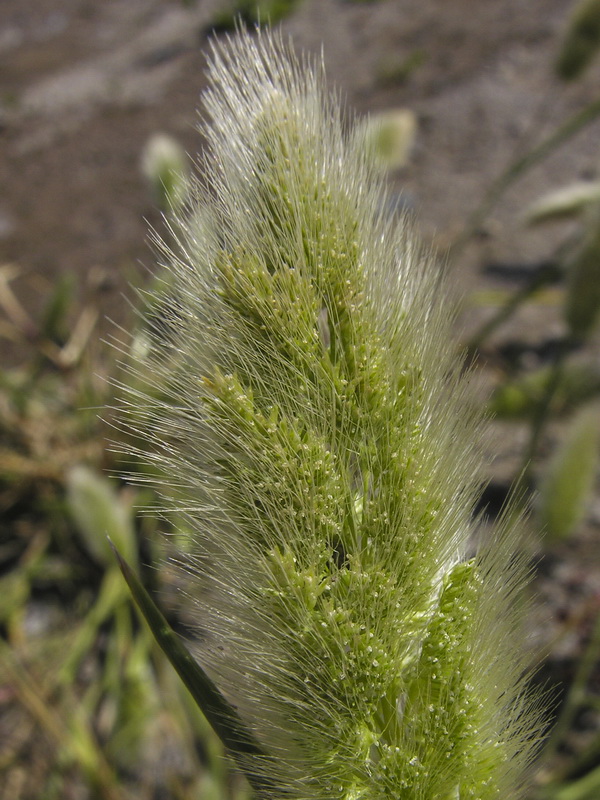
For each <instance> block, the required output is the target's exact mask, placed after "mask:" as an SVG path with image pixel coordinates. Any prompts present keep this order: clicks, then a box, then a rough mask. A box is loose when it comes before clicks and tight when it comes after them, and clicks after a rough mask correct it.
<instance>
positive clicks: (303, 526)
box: [123, 32, 538, 800]
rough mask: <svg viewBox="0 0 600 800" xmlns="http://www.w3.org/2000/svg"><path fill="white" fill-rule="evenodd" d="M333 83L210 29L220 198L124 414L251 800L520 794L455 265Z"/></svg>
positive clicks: (513, 652) (506, 573)
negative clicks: (176, 531)
mask: <svg viewBox="0 0 600 800" xmlns="http://www.w3.org/2000/svg"><path fill="white" fill-rule="evenodd" d="M324 85H325V82H324V76H323V72H322V68H321V67H320V66H319V65H318V64H315V63H313V62H312V61H310V60H309V59H304V60H302V59H298V58H297V57H296V56H294V54H293V53H292V51H291V49H290V48H288V47H287V46H286V45H285V44H283V43H282V41H281V40H280V39H279V38H278V37H277V36H275V35H271V34H267V33H265V32H259V33H258V34H257V35H256V36H255V37H253V36H251V35H249V34H241V35H239V36H237V37H235V38H234V39H232V40H227V42H226V43H224V44H215V45H214V47H213V55H212V61H211V64H210V68H209V88H208V90H207V91H206V93H205V95H204V108H205V115H206V118H207V122H206V123H205V125H204V128H203V131H204V133H205V135H206V137H207V140H208V150H207V154H206V157H205V163H204V165H203V169H204V173H205V180H206V185H207V187H208V188H206V189H203V190H200V189H198V192H197V194H198V198H199V199H198V200H197V203H196V208H195V211H194V213H193V214H192V215H191V216H190V219H188V220H187V221H185V220H183V221H182V222H181V230H183V231H184V233H183V234H182V238H181V240H180V241H179V242H178V245H177V256H174V255H170V256H169V257H168V270H169V273H170V277H169V279H168V285H169V287H170V291H171V292H172V294H171V303H170V313H169V315H168V319H165V318H164V315H163V318H162V319H161V320H158V321H157V320H156V318H154V321H153V322H152V321H150V322H149V323H148V324H149V328H150V337H151V346H150V355H149V356H148V361H147V363H146V364H143V365H141V366H140V368H139V370H138V371H139V373H140V374H138V375H137V376H136V380H135V387H136V388H135V389H133V390H132V393H131V397H130V398H129V400H128V401H126V402H125V403H124V408H123V414H124V416H127V415H128V416H129V423H128V424H129V425H130V427H131V428H133V429H135V430H136V431H137V433H138V435H139V437H140V440H144V439H145V440H146V441H147V444H142V445H141V446H140V451H141V453H142V454H143V456H144V458H145V460H146V461H147V462H149V461H153V463H154V464H155V466H156V469H157V474H158V476H159V478H158V479H159V481H162V482H164V485H163V486H162V487H161V489H162V492H163V494H164V496H165V498H166V499H167V501H168V502H169V503H170V505H171V506H172V507H174V508H176V509H177V510H178V515H179V518H180V519H183V518H185V520H186V525H187V527H188V528H189V530H190V531H192V535H191V537H190V538H189V546H188V547H186V549H185V552H183V553H182V554H181V558H180V560H181V565H182V568H183V570H184V571H185V574H186V575H187V578H186V581H187V586H188V587H189V593H190V595H191V597H190V602H191V603H193V605H194V614H195V615H196V617H197V625H198V634H199V636H198V641H199V644H198V645H197V647H196V650H195V656H196V658H197V659H198V661H199V662H200V663H201V664H202V666H203V668H204V669H206V671H207V672H208V674H209V675H210V676H211V677H212V679H213V680H214V681H215V683H216V684H217V686H218V687H219V689H220V691H221V692H222V693H223V694H224V696H225V697H226V698H227V700H228V701H229V702H230V703H231V704H232V705H234V706H235V707H236V708H237V711H238V713H239V714H240V716H241V717H242V719H243V721H244V723H245V725H246V726H247V728H248V729H249V730H250V731H251V732H252V734H253V735H254V736H255V737H256V739H257V740H258V741H259V742H260V743H261V746H262V748H264V751H265V753H267V754H268V758H261V757H259V756H249V757H248V758H247V759H245V760H244V756H243V755H240V754H238V762H239V763H241V764H242V766H243V768H244V769H245V771H246V772H247V773H248V774H250V775H253V776H256V777H257V780H256V781H255V785H263V786H265V787H271V786H276V787H277V788H276V789H270V788H265V790H264V792H263V794H264V796H265V797H272V798H281V797H291V798H297V800H309V798H310V799H311V800H312V799H314V800H316V799H317V798H319V799H322V800H334V799H336V798H339V800H342V799H343V800H358V799H359V798H360V799H361V800H374V799H375V798H381V799H382V800H384V798H407V800H408V798H410V800H451V799H452V800H454V799H455V798H460V799H461V800H465V798H473V799H475V798H476V799H477V800H486V798H496V797H511V798H516V797H518V796H520V795H519V787H520V785H521V782H522V771H523V769H524V768H525V767H526V765H527V763H528V761H529V760H530V757H531V754H532V750H533V748H534V746H535V739H536V735H537V734H536V730H537V724H538V723H537V721H536V718H537V716H538V715H537V714H536V713H535V712H533V711H531V708H530V705H531V704H530V702H529V700H528V699H527V692H526V691H525V689H524V680H523V678H522V674H523V664H524V659H523V657H522V656H521V655H520V654H519V651H518V648H517V647H516V646H515V645H514V637H513V634H514V632H515V627H516V625H517V623H518V619H517V615H516V612H515V611H514V609H513V602H512V601H513V600H514V596H515V594H516V592H517V591H518V590H519V589H520V587H521V584H522V581H523V573H524V570H523V567H522V564H520V563H519V559H518V558H515V556H514V552H513V550H514V545H515V536H514V535H513V534H512V532H511V531H512V527H511V525H509V524H508V522H507V523H505V524H504V526H503V530H502V531H501V532H500V533H499V534H498V538H497V540H496V541H495V542H494V544H493V546H491V547H489V548H488V549H487V550H486V551H485V552H481V553H479V554H478V555H477V556H475V557H474V558H468V552H469V540H470V537H471V534H472V529H473V522H472V510H473V506H474V503H475V501H476V499H477V495H478V491H479V487H480V482H481V475H480V455H479V454H478V452H477V448H476V447H475V443H476V441H477V437H478V430H479V422H478V415H477V414H476V413H475V411H474V410H473V408H472V407H471V403H470V401H469V397H468V394H469V392H468V387H467V386H466V384H465V382H464V379H463V378H462V377H461V365H460V363H458V362H457V360H456V357H455V345H454V344H453V341H452V337H451V335H450V324H451V313H450V311H449V308H448V306H449V304H448V301H447V299H446V294H445V290H444V286H443V281H441V279H440V276H439V271H438V270H437V267H436V264H435V262H434V259H433V257H432V255H431V254H430V253H429V252H427V251H426V250H424V249H423V248H422V247H420V246H419V245H418V244H417V242H416V239H415V237H414V235H413V233H412V232H411V229H410V225H409V223H408V222H407V221H406V220H405V219H390V218H389V217H388V216H387V215H386V214H385V213H384V212H383V211H382V209H383V208H384V207H385V198H384V196H383V188H382V185H381V178H380V177H379V176H380V171H379V169H378V167H377V166H376V165H375V164H372V163H370V162H369V159H368V156H367V155H365V153H366V152H367V150H366V149H365V147H364V143H363V142H361V140H360V136H357V135H356V134H355V133H354V134H353V133H352V130H350V126H348V125H347V124H346V123H345V121H344V119H343V114H342V110H341V107H340V104H339V102H338V100H337V99H336V98H335V97H332V96H330V95H328V94H327V93H326V91H325V89H324ZM150 305H151V306H152V303H150ZM162 307H163V309H164V308H165V304H164V302H163V304H162ZM142 379H144V380H145V382H146V389H145V391H144V392H143V393H142V392H141V391H140V385H141V382H142Z"/></svg>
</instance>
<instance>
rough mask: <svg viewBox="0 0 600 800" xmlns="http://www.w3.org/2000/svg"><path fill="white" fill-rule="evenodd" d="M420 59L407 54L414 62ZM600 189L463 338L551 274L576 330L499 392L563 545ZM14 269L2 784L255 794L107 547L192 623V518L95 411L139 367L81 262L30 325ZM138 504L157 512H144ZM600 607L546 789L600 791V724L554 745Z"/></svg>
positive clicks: (6, 395) (165, 196) (587, 6)
mask: <svg viewBox="0 0 600 800" xmlns="http://www.w3.org/2000/svg"><path fill="white" fill-rule="evenodd" d="M355 1H358V0H355ZM298 2H300V0H288V2H283V0H281V1H280V2H268V3H266V2H265V3H261V4H258V5H257V4H256V3H252V4H250V3H245V2H242V0H237V2H236V3H235V4H232V8H231V10H230V11H228V12H227V13H228V16H227V18H225V17H224V18H223V20H221V21H215V27H220V26H222V27H227V26H228V25H229V24H230V22H231V20H232V19H233V18H234V17H235V15H236V14H238V15H241V16H242V17H243V18H245V19H246V20H247V21H255V19H256V17H255V14H256V9H257V8H258V11H259V13H260V16H261V19H266V18H268V19H270V20H271V21H272V22H274V21H276V20H277V19H280V18H281V17H283V16H285V15H286V14H288V13H290V12H291V11H292V10H293V8H294V6H295V5H297V3H298ZM599 20H600V4H599V3H598V2H597V0H584V2H580V3H577V4H576V7H575V9H574V11H573V13H572V17H571V19H570V22H569V23H568V25H567V32H566V34H565V38H564V46H563V49H562V51H561V53H560V55H559V58H558V60H557V64H556V71H557V74H558V75H559V76H560V77H561V78H563V79H564V80H565V81H573V80H576V79H577V78H578V77H579V76H580V75H581V74H582V73H583V72H584V70H585V69H586V67H587V66H588V64H589V63H590V62H591V61H592V59H593V57H594V55H595V54H596V52H597V50H598V48H599V46H600V21H599ZM422 57H424V56H423V55H422V54H420V53H419V55H418V59H416V58H415V62H414V63H413V62H412V61H411V62H410V64H407V65H402V69H403V70H404V69H405V70H407V71H408V70H409V69H413V68H418V63H420V60H421V58H422ZM598 116H600V97H599V98H596V99H594V100H593V101H592V102H591V103H590V104H589V105H588V106H587V107H585V108H582V109H580V110H579V111H578V112H576V114H575V115H574V116H573V117H572V118H570V119H568V120H565V121H562V122H561V123H560V124H559V126H558V127H557V129H556V131H555V132H554V134H551V135H550V136H549V137H547V138H546V139H544V140H542V141H541V142H540V143H539V144H538V145H535V146H534V147H533V148H532V149H531V150H530V151H529V152H528V153H527V154H525V155H524V156H521V157H520V158H519V159H518V160H517V161H515V162H514V163H513V164H511V165H509V167H508V168H507V170H506V172H505V173H504V174H503V175H501V176H500V177H499V178H498V181H497V182H496V183H495V184H494V185H493V186H492V187H490V191H489V193H488V195H487V197H486V198H484V200H483V202H482V203H481V205H480V206H479V207H478V209H477V211H476V212H475V213H474V215H473V217H472V218H471V219H470V220H468V221H467V222H466V225H465V231H464V234H463V235H462V236H461V237H460V239H459V240H458V241H457V242H456V246H455V248H454V251H453V257H454V258H455V259H459V258H460V253H461V250H462V247H463V246H464V244H465V243H466V241H468V239H469V238H470V236H472V235H473V234H474V233H475V232H476V231H477V229H478V227H479V226H480V225H481V223H482V221H483V219H484V218H485V216H486V214H487V213H489V211H490V210H491V209H492V208H493V206H494V204H495V203H496V202H497V201H498V199H499V198H500V196H501V194H502V193H503V192H504V191H505V190H506V189H507V188H508V187H509V186H510V185H512V183H513V182H514V181H516V180H518V178H520V177H521V176H522V175H523V174H524V173H525V172H526V171H527V170H528V169H529V168H531V167H532V166H534V165H535V164H537V163H539V162H540V160H542V159H543V158H544V157H546V156H547V155H548V154H549V153H550V152H552V151H553V150H554V149H555V148H556V147H558V146H559V145H566V146H568V143H569V141H570V138H571V137H572V136H573V135H574V133H576V132H577V131H578V130H580V129H581V128H582V127H583V126H584V125H586V124H588V123H589V122H591V121H592V120H594V119H596V118H597V117H598ZM411 124H412V123H411ZM171 144H172V143H165V141H164V140H155V141H154V147H155V150H154V153H152V152H151V150H150V149H149V150H148V152H147V153H146V156H145V165H146V171H147V172H148V173H149V174H150V176H151V178H152V181H153V186H154V191H155V197H156V199H157V202H160V203H161V204H162V206H163V209H164V210H165V212H166V214H167V216H168V215H169V214H170V213H171V211H172V210H173V209H179V208H181V205H182V203H183V202H184V201H185V191H186V189H185V186H186V183H185V170H184V166H183V161H182V160H181V154H180V153H179V152H178V151H177V149H176V148H171V150H169V147H171ZM386 144H387V145H388V146H389V140H386ZM158 145H160V146H158ZM161 148H162V149H161ZM392 150H393V148H392ZM153 157H154V158H155V161H154V163H152V158H153ZM161 159H162V160H161ZM169 159H170V160H169ZM599 159H600V152H599ZM157 163H159V166H157ZM599 198H600V191H599V188H598V185H597V183H596V182H589V184H587V185H584V186H582V185H580V184H574V185H573V186H571V187H567V189H566V190H560V193H558V192H557V193H554V194H553V195H552V196H549V197H546V198H544V199H542V200H541V201H540V203H539V204H536V206H535V207H534V208H532V209H523V213H524V216H526V217H527V218H528V220H529V221H530V223H531V224H545V225H550V224H553V220H554V219H555V218H556V217H557V216H559V215H560V216H565V215H570V216H572V217H573V218H574V219H578V220H579V226H580V227H579V231H578V233H577V235H574V236H573V235H571V237H570V238H569V240H568V241H566V242H565V243H564V246H563V247H561V248H560V250H559V251H558V252H557V253H556V256H555V259H554V260H553V262H552V263H551V264H547V265H543V266H542V267H540V268H539V269H538V270H534V271H532V272H531V273H530V274H528V275H527V276H525V279H524V281H523V282H522V286H521V288H520V289H519V290H517V291H515V292H511V293H507V294H506V296H504V297H503V299H502V302H501V303H500V304H499V306H498V309H497V312H496V313H495V314H494V315H493V316H492V317H491V318H490V319H489V320H488V321H487V322H486V324H485V326H483V327H482V328H481V329H480V330H479V331H477V332H476V333H475V334H474V335H473V336H472V338H471V340H470V341H469V342H468V343H467V344H468V348H469V352H470V354H471V355H472V356H473V358H477V356H478V355H479V354H481V353H489V348H490V347H491V345H490V341H491V337H492V335H493V334H494V333H495V332H496V331H497V330H498V329H499V328H500V327H501V326H502V325H504V324H506V323H507V322H508V321H510V320H511V319H512V317H513V315H514V314H515V313H516V312H517V310H519V309H520V308H521V307H522V306H523V305H524V304H526V303H536V302H542V301H543V300H544V299H545V298H547V293H548V291H549V287H550V288H551V291H552V292H553V295H552V296H553V298H554V302H558V303H560V305H561V307H562V309H563V317H564V323H565V325H564V335H563V336H562V337H561V338H560V339H558V340H556V341H554V342H553V343H552V346H551V347H550V348H549V356H548V358H547V359H546V363H545V364H543V365H542V366H540V367H537V368H536V369H535V370H534V371H532V370H531V369H528V368H527V367H526V366H524V364H525V363H526V360H518V359H516V360H515V359H514V358H507V359H504V360H502V361H501V367H500V369H499V375H500V377H499V379H498V381H497V386H496V389H495V392H494V394H493V396H491V397H490V399H489V406H490V409H491V410H492V411H493V412H494V413H495V415H496V416H497V417H499V418H501V419H504V420H505V421H506V424H507V425H508V424H513V423H516V424H520V425H523V424H525V425H526V428H527V431H528V433H527V441H526V444H525V447H524V451H523V453H522V460H521V463H520V464H519V465H518V467H517V468H516V469H515V479H517V480H518V481H519V483H520V486H521V489H522V491H523V492H524V496H526V497H527V496H529V497H533V498H536V499H534V501H533V507H534V513H533V515H532V527H533V528H534V530H536V531H538V532H541V530H542V529H543V528H545V530H546V531H547V532H548V534H549V539H553V540H554V541H563V542H564V541H565V540H568V538H569V537H570V536H572V535H573V533H574V531H575V530H576V526H577V524H579V523H580V521H581V520H582V518H584V516H585V514H586V510H587V507H588V506H587V502H588V500H589V497H590V494H591V492H592V486H593V483H594V480H595V478H596V477H597V472H598V418H599V415H600V411H599V410H598V409H599V408H600V406H598V402H599V397H600V372H599V370H598V364H597V357H596V358H594V356H593V355H592V351H591V345H592V342H593V341H594V340H595V339H594V337H597V328H598V318H599V315H600V288H599V287H600V199H599ZM165 235H167V236H168V233H166V234H165ZM18 274H19V269H18V267H17V266H14V265H2V266H0V310H1V313H0V337H2V338H3V339H4V340H9V341H11V342H12V343H13V344H14V345H15V346H17V347H18V350H19V352H20V353H21V361H20V364H19V365H18V366H16V367H14V368H12V369H10V370H3V371H2V373H0V514H1V515H2V522H1V525H2V536H1V537H0V634H1V635H0V795H1V796H2V797H6V798H7V800H13V798H14V799H15V800H21V799H22V800H34V798H36V799H37V798H44V800H54V799H55V798H56V800H58V799H59V798H61V800H62V798H79V797H81V798H88V797H89V798H106V799H107V800H126V799H127V798H132V800H133V799H134V798H135V800H150V798H153V799H154V798H175V800H191V798H206V799H207V800H212V799H213V798H214V800H219V799H220V798H240V800H241V798H245V797H249V795H250V790H249V788H248V786H247V784H246V783H245V781H244V780H243V779H242V778H240V777H239V776H238V775H236V774H235V773H234V772H232V771H231V770H230V767H229V765H228V761H227V760H226V758H225V757H224V754H223V748H222V745H221V743H220V742H219V740H218V738H217V737H216V735H215V734H214V733H213V732H212V730H211V728H210V726H209V725H208V723H207V722H206V720H205V719H204V717H203V716H202V715H201V714H200V712H199V711H198V710H197V708H196V706H195V704H194V703H193V702H191V701H190V699H189V696H188V695H187V692H186V690H185V689H184V688H182V686H181V685H180V682H179V680H178V678H177V677H176V676H175V674H174V672H173V671H172V668H171V667H170V665H169V664H168V663H167V662H166V659H165V658H164V656H163V655H162V653H161V652H160V650H159V649H158V647H157V645H156V644H155V643H154V640H153V638H152V637H151V636H150V634H149V632H148V630H147V628H146V626H145V623H143V622H142V621H141V619H140V617H139V615H138V613H137V611H136V610H135V608H134V605H133V602H132V600H131V597H130V594H129V591H128V589H127V586H126V584H125V583H124V581H123V579H122V576H121V574H120V571H119V568H118V565H117V562H116V561H115V559H114V557H113V554H112V551H111V550H110V547H109V546H108V542H107V536H110V538H111V539H112V541H113V542H114V543H115V544H116V545H117V546H118V548H119V549H120V551H121V552H122V553H123V554H124V555H126V556H127V560H128V561H129V563H130V564H131V565H132V566H133V567H134V568H135V569H136V570H137V571H138V573H139V574H140V575H141V576H142V578H143V583H144V585H145V586H146V587H149V588H150V589H151V590H152V592H153V593H156V594H157V595H158V597H159V598H160V602H161V607H162V608H163V611H164V612H165V613H166V615H167V617H168V619H169V621H170V622H171V624H172V625H173V626H174V627H175V629H176V630H178V631H179V632H181V633H182V634H183V635H185V631H186V620H185V609H184V607H183V604H182V603H181V601H180V596H179V592H180V591H181V590H182V589H183V588H184V587H176V586H174V585H173V580H172V575H171V573H170V570H169V567H168V548H169V544H168V541H169V539H168V536H167V537H165V534H168V533H173V534H174V535H178V536H180V537H181V536H185V530H182V529H181V528H180V526H178V525H177V521H174V520H172V519H168V518H165V517H164V516H163V515H162V514H161V513H160V510H159V508H158V505H159V504H158V501H157V499H156V498H155V497H154V496H153V495H152V494H151V493H150V492H149V491H146V492H144V491H141V490H139V489H136V490H133V489H131V488H130V487H129V486H128V485H127V484H126V482H125V481H124V480H122V479H121V478H119V477H115V476H120V475H123V474H126V473H127V472H129V471H131V470H134V471H135V470H137V469H140V467H139V466H138V465H137V464H136V463H135V460H132V459H129V460H127V462H125V461H124V460H123V459H122V458H121V457H120V456H117V455H115V454H114V452H113V450H112V448H111V447H110V446H109V445H107V440H109V439H110V438H118V437H119V436H120V434H119V433H118V432H117V431H112V430H111V428H110V427H109V425H108V424H107V422H106V421H105V422H101V421H100V420H99V415H100V414H102V415H103V416H104V417H107V416H108V417H110V413H109V412H108V413H107V412H104V411H102V412H100V411H99V409H105V408H109V407H110V406H111V404H112V398H113V393H114V392H116V391H118V389H116V388H114V387H115V386H118V382H119V380H122V379H123V376H122V374H121V371H120V367H119V366H118V364H117V361H118V359H117V356H116V354H115V351H114V350H113V349H111V348H110V347H109V346H105V345H101V344H99V343H98V341H97V333H96V324H97V320H98V312H97V309H96V306H95V304H94V302H93V300H92V301H90V302H89V303H88V304H87V305H85V306H84V307H83V308H80V307H79V306H78V303H77V301H76V299H75V293H74V286H73V281H71V280H69V279H66V278H65V279H64V280H63V281H61V282H60V283H59V284H58V285H57V287H56V288H55V290H54V292H53V294H52V295H51V297H50V298H49V300H48V301H47V304H46V309H45V312H44V314H43V315H42V316H41V318H40V321H39V322H37V321H35V322H34V320H32V319H31V317H30V315H29V313H28V311H27V309H25V308H24V307H23V306H22V304H21V302H20V300H19V297H18V292H17V291H15V290H14V288H13V287H14V284H15V279H16V278H17V277H18ZM165 303H168V295H167V296H166V297H165ZM156 313H157V315H158V316H160V313H161V309H160V308H157V309H156ZM132 327H135V326H134V323H133V322H132ZM127 346H128V348H130V350H129V351H128V352H126V353H125V354H122V356H121V357H122V358H125V359H127V358H130V357H132V355H131V354H132V353H133V357H135V358H138V357H140V353H142V354H143V347H144V335H143V331H139V332H138V333H137V334H136V335H134V336H133V337H132V339H131V341H130V342H129V343H128V344H127ZM109 421H110V420H109ZM556 421H559V422H560V423H562V424H561V426H560V428H561V434H560V436H559V438H560V441H559V445H558V447H557V448H556V450H555V453H554V456H553V458H552V459H551V460H550V463H549V464H548V465H546V464H545V463H544V461H545V459H540V445H541V443H542V441H543V439H544V436H545V434H546V432H547V430H548V427H549V425H552V424H554V423H555V422H556ZM117 449H118V448H117ZM109 475H110V476H112V477H108V476H109ZM538 490H539V491H538ZM140 508H145V509H153V508H154V509H155V510H156V513H149V514H140V513H138V509H140ZM541 541H542V545H541V546H542V547H544V546H548V545H544V540H541ZM547 541H548V540H547ZM165 542H166V544H165ZM147 564H162V565H163V566H162V567H161V568H160V569H158V570H157V569H150V568H148V567H146V566H145V565H147ZM596 616H597V618H598V619H597V621H596V622H594V623H593V624H592V625H591V628H590V630H589V631H588V634H587V636H586V639H585V641H586V646H585V649H584V651H583V653H582V656H581V659H580V663H579V666H578V669H577V670H576V674H575V677H574V681H573V683H572V685H571V687H570V688H568V690H567V692H566V694H565V698H564V699H563V702H562V704H561V705H560V708H559V709H558V712H557V717H558V723H557V725H556V727H555V729H554V731H553V732H552V734H551V736H550V738H549V740H548V742H547V744H546V746H545V748H544V749H543V750H542V754H541V761H540V766H539V776H538V780H537V783H536V789H535V800H588V799H589V800H592V798H596V797H598V796H600V767H598V763H599V762H600V733H598V732H597V733H596V735H595V736H592V737H588V739H587V741H586V746H585V748H584V749H583V750H582V751H581V752H579V753H577V754H576V755H574V756H572V757H570V758H564V757H563V758H561V759H559V760H556V758H555V756H556V754H557V753H558V752H560V750H561V747H562V746H563V745H564V742H565V739H566V738H567V737H568V736H569V734H570V732H571V731H572V729H573V727H574V726H575V725H576V724H577V721H578V719H580V718H581V717H582V715H583V714H585V713H586V712H588V711H590V710H591V711H594V712H595V713H597V710H598V709H597V706H598V697H597V694H596V693H595V692H594V689H593V686H592V681H593V676H594V669H595V668H596V663H597V661H598V658H599V657H600V615H598V614H596ZM567 633H568V632H567ZM596 679H597V675H596Z"/></svg>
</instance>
